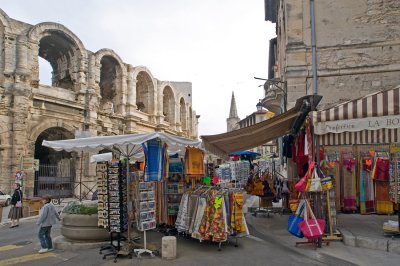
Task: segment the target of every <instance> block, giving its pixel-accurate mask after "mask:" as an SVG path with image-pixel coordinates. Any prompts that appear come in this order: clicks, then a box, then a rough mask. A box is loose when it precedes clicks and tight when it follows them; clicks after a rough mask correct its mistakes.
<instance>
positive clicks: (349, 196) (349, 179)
mask: <svg viewBox="0 0 400 266" xmlns="http://www.w3.org/2000/svg"><path fill="white" fill-rule="evenodd" d="M343 166H344V167H343V171H342V174H343V210H344V211H356V210H357V187H356V175H355V161H354V160H353V159H345V160H343Z"/></svg>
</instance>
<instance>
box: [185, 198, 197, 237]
mask: <svg viewBox="0 0 400 266" xmlns="http://www.w3.org/2000/svg"><path fill="white" fill-rule="evenodd" d="M198 199H199V197H198V196H196V195H191V196H190V197H189V203H188V208H189V209H188V219H187V222H188V224H187V228H188V229H187V231H188V232H189V233H190V234H191V233H192V232H193V231H192V230H191V228H192V227H193V223H194V220H195V215H196V212H197V203H198V202H197V201H198Z"/></svg>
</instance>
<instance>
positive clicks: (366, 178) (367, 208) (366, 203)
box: [360, 159, 375, 214]
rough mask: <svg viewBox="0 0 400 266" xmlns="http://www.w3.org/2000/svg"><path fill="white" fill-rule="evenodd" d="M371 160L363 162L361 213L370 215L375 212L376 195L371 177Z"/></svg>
mask: <svg viewBox="0 0 400 266" xmlns="http://www.w3.org/2000/svg"><path fill="white" fill-rule="evenodd" d="M369 161H371V159H364V160H361V165H362V167H360V213H361V214H369V213H373V212H375V193H374V185H373V181H372V176H371V171H370V169H371V167H370V166H371V165H369Z"/></svg>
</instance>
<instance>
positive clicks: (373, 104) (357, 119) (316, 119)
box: [312, 86, 400, 145]
mask: <svg viewBox="0 0 400 266" xmlns="http://www.w3.org/2000/svg"><path fill="white" fill-rule="evenodd" d="M312 116H313V124H314V133H315V134H316V135H319V141H320V145H352V144H388V143H393V142H398V141H400V130H399V127H400V86H398V87H396V88H393V89H389V90H384V91H379V92H375V93H372V94H369V95H366V96H364V97H361V98H359V99H355V100H352V101H348V102H345V103H341V104H339V105H337V106H334V107H332V108H329V109H325V110H321V111H317V112H313V114H312Z"/></svg>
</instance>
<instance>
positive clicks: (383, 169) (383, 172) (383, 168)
mask: <svg viewBox="0 0 400 266" xmlns="http://www.w3.org/2000/svg"><path fill="white" fill-rule="evenodd" d="M389 166H390V162H389V159H385V158H378V159H377V160H376V168H375V173H374V178H375V179H377V180H381V181H389Z"/></svg>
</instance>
